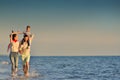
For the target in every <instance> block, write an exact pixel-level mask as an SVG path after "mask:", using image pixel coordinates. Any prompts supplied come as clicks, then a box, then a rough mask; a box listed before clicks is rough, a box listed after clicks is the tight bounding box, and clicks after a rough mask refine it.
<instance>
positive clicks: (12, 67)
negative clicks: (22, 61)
mask: <svg viewBox="0 0 120 80" xmlns="http://www.w3.org/2000/svg"><path fill="white" fill-rule="evenodd" d="M9 57H10V61H11V64H12V66H11V73H12V74H14V69H15V61H14V54H13V53H10V56H9Z"/></svg>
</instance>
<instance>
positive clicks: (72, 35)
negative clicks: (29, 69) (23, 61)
mask: <svg viewBox="0 0 120 80" xmlns="http://www.w3.org/2000/svg"><path fill="white" fill-rule="evenodd" d="M119 4H120V1H119V0H0V37H1V38H0V54H1V55H9V53H7V52H6V49H7V45H8V43H9V34H10V33H11V30H14V31H17V30H19V31H21V32H22V31H25V28H26V26H27V25H30V26H31V33H33V34H34V35H35V37H34V39H33V42H32V45H31V55H33V56H99V55H100V56H104V55H107V56H111V55H117V56H119V55H120V5H119ZM21 39H22V35H19V41H20V40H21Z"/></svg>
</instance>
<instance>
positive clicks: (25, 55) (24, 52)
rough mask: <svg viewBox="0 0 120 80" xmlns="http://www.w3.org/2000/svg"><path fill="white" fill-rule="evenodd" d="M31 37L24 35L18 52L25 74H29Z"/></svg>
mask: <svg viewBox="0 0 120 80" xmlns="http://www.w3.org/2000/svg"><path fill="white" fill-rule="evenodd" d="M31 41H32V38H29V36H28V35H24V38H23V39H22V41H21V43H20V49H19V50H20V54H21V58H22V62H23V71H24V75H25V76H29V61H30V44H31Z"/></svg>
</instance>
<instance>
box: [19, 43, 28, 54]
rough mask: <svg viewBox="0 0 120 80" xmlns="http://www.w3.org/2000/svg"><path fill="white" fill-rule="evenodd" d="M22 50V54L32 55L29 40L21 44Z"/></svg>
mask: <svg viewBox="0 0 120 80" xmlns="http://www.w3.org/2000/svg"><path fill="white" fill-rule="evenodd" d="M20 50H22V55H26V56H27V55H30V46H28V43H27V42H24V43H23V44H22V45H21V46H20Z"/></svg>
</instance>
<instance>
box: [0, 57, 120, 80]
mask: <svg viewBox="0 0 120 80" xmlns="http://www.w3.org/2000/svg"><path fill="white" fill-rule="evenodd" d="M2 61H6V62H10V61H9V58H8V57H7V56H0V80H120V57H119V56H113V57H112V56H94V57H93V56H86V57H85V56H74V57H73V56H65V57H63V56H59V57H56V56H54V57H50V56H49V57H33V56H32V57H31V61H30V77H28V78H25V77H24V76H23V72H22V65H21V64H22V63H21V60H19V71H18V76H16V77H15V78H13V77H11V76H10V69H11V68H10V66H11V65H10V64H2Z"/></svg>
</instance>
